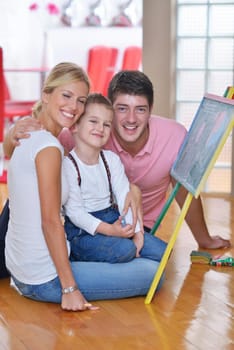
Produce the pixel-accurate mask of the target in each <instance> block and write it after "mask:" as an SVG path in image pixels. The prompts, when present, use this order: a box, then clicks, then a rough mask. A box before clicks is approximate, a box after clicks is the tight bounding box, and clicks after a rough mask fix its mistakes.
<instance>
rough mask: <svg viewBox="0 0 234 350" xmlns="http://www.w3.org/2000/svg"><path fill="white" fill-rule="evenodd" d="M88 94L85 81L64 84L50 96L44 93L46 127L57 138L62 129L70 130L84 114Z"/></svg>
mask: <svg viewBox="0 0 234 350" xmlns="http://www.w3.org/2000/svg"><path fill="white" fill-rule="evenodd" d="M88 93H89V89H88V86H87V85H86V83H85V82H83V81H75V82H71V83H68V84H64V85H62V86H59V87H57V88H55V89H54V91H53V92H52V93H50V94H47V93H43V96H42V101H43V106H45V113H46V116H45V117H46V120H44V124H45V123H46V127H47V128H48V129H49V130H50V131H51V132H53V134H54V135H56V136H57V135H58V134H59V133H60V131H61V129H62V128H64V127H66V128H70V127H71V126H72V125H73V124H74V123H75V122H76V121H77V120H78V118H79V117H80V116H81V114H82V113H83V112H84V105H85V102H86V99H87V96H88Z"/></svg>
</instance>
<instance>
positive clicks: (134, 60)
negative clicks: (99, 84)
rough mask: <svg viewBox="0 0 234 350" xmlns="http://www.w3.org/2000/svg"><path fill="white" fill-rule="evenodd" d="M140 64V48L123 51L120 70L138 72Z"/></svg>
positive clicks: (129, 48)
mask: <svg viewBox="0 0 234 350" xmlns="http://www.w3.org/2000/svg"><path fill="white" fill-rule="evenodd" d="M141 63H142V48H141V47H140V46H129V47H127V48H126V49H125V50H124V53H123V61H122V68H121V69H122V70H138V69H139V68H140V66H141Z"/></svg>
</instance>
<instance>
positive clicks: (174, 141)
mask: <svg viewBox="0 0 234 350" xmlns="http://www.w3.org/2000/svg"><path fill="white" fill-rule="evenodd" d="M108 97H109V99H110V100H111V102H112V104H113V107H114V112H115V116H114V122H113V131H112V134H111V137H110V139H109V142H108V144H107V146H106V148H107V149H110V150H112V151H114V152H116V153H117V154H118V155H119V156H120V158H121V160H122V162H123V164H124V165H125V170H126V174H127V176H128V178H129V181H130V182H131V183H134V184H136V185H138V186H139V188H140V189H141V192H142V204H143V214H144V225H145V229H146V230H148V231H150V229H151V228H152V226H153V224H154V222H155V221H156V219H157V217H158V215H159V214H160V212H161V210H162V208H163V206H164V204H165V201H166V195H167V192H168V189H169V187H170V184H172V185H175V181H174V180H173V179H172V178H171V176H170V170H171V167H172V165H173V162H174V161H175V159H176V157H177V154H178V152H179V149H180V146H181V144H182V142H183V140H184V137H185V135H186V133H187V131H186V129H185V128H184V127H183V126H182V125H180V124H179V123H177V122H176V121H174V120H171V119H168V118H162V117H159V116H151V111H152V107H153V102H154V91H153V85H152V82H151V81H150V79H149V78H148V77H147V76H146V75H145V74H144V73H143V72H140V71H120V72H118V73H117V74H116V75H115V76H114V77H113V78H112V81H111V82H110V85H109V88H108ZM25 122H26V120H25V121H24V123H25ZM21 123H22V124H23V121H22V122H21ZM22 124H21V126H19V127H18V131H17V130H12V131H11V137H10V135H8V138H7V139H8V140H9V139H11V142H7V139H6V141H5V150H6V151H7V154H9V152H8V150H9V148H10V147H12V146H9V143H11V144H14V146H15V145H17V144H19V141H18V139H19V138H22V137H27V134H25V130H26V129H25V125H22ZM13 129H14V128H13ZM12 140H14V141H12ZM60 141H61V142H62V144H63V145H64V146H65V148H67V149H71V148H72V147H73V145H74V144H73V140H72V138H71V136H70V134H68V133H67V132H63V133H62V134H61V137H60ZM186 196H187V191H186V190H185V189H184V188H183V187H181V188H180V190H179V192H178V193H177V195H176V200H177V202H178V204H179V205H180V207H181V206H182V205H183V204H184V201H185V198H186ZM186 222H187V224H188V226H189V228H190V230H191V232H192V234H193V236H194V238H195V239H196V241H197V243H198V245H199V247H201V248H207V249H216V248H228V247H230V241H228V240H225V239H223V238H221V237H219V236H213V237H212V236H210V234H209V231H208V228H207V225H206V222H205V218H204V213H203V208H202V202H201V199H200V198H198V199H193V201H192V203H191V205H190V208H189V211H188V213H187V216H186Z"/></svg>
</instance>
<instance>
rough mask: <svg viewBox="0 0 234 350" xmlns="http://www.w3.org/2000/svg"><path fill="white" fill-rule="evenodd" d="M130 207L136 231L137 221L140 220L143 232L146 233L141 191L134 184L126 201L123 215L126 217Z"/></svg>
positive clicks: (131, 185)
mask: <svg viewBox="0 0 234 350" xmlns="http://www.w3.org/2000/svg"><path fill="white" fill-rule="evenodd" d="M130 207H131V210H132V219H133V223H132V225H133V228H134V229H135V226H136V223H137V220H139V223H140V227H141V231H143V232H144V229H143V226H144V223H143V209H142V196H141V190H140V189H139V187H138V186H136V185H134V184H130V192H128V194H127V196H126V199H125V204H124V209H123V215H126V213H127V212H128V209H129V208H130Z"/></svg>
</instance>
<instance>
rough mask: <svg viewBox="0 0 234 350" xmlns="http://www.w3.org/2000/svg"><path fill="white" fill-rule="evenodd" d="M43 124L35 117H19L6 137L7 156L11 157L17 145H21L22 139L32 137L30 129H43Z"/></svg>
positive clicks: (5, 148) (4, 144)
mask: <svg viewBox="0 0 234 350" xmlns="http://www.w3.org/2000/svg"><path fill="white" fill-rule="evenodd" d="M41 128H42V126H41V124H40V122H39V121H38V120H36V119H35V118H31V117H27V118H21V119H18V120H17V122H16V123H15V124H14V125H13V126H12V127H11V128H10V129H9V130H8V132H7V133H6V135H5V137H4V142H3V151H4V154H5V156H6V157H8V158H10V157H11V156H12V153H13V151H14V149H15V147H16V146H19V145H20V139H26V138H28V137H30V134H29V131H35V130H39V129H41Z"/></svg>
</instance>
